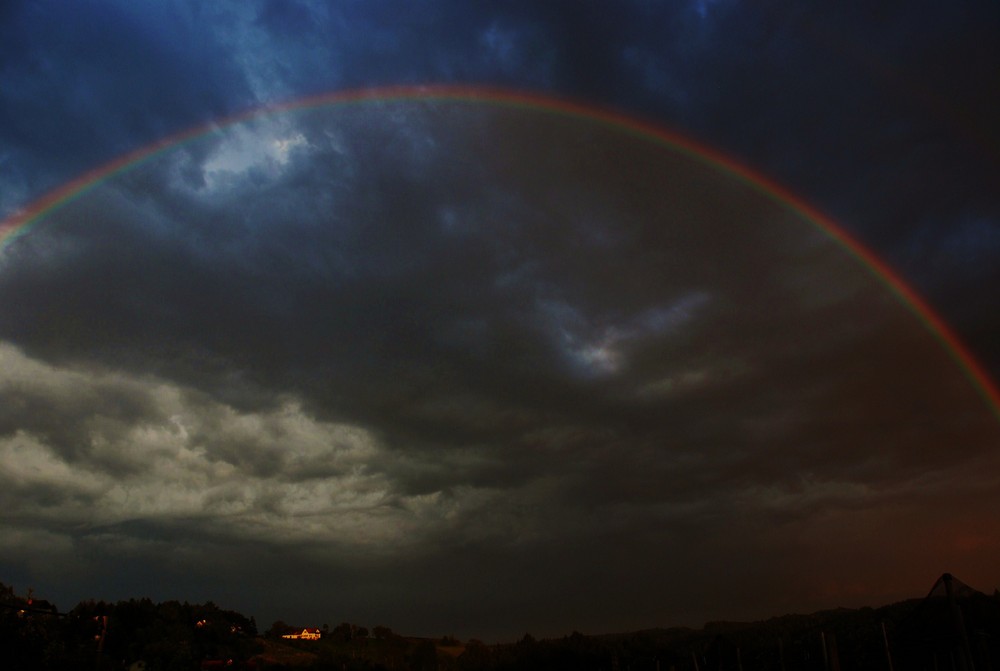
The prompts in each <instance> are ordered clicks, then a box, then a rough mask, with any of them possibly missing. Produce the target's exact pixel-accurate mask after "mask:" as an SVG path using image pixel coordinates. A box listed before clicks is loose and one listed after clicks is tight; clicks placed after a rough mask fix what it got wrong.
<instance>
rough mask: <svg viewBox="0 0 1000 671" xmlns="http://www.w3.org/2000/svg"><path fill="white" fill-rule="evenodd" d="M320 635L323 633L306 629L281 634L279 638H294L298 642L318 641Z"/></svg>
mask: <svg viewBox="0 0 1000 671" xmlns="http://www.w3.org/2000/svg"><path fill="white" fill-rule="evenodd" d="M322 635H323V632H321V631H320V630H319V629H317V628H316V627H306V628H305V629H303V630H302V631H293V632H291V633H290V634H282V635H281V638H294V639H299V640H307V641H318V640H319V638H320V637H321V636H322Z"/></svg>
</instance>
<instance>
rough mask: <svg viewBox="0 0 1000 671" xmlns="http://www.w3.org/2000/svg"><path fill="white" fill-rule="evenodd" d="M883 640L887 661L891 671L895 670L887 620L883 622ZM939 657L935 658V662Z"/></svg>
mask: <svg viewBox="0 0 1000 671" xmlns="http://www.w3.org/2000/svg"><path fill="white" fill-rule="evenodd" d="M882 642H883V643H885V661H887V662H889V671H893V668H892V653H891V652H890V651H889V636H888V635H887V634H886V633H885V621H884V620H883V622H882ZM936 662H937V659H936V658H935V663H936Z"/></svg>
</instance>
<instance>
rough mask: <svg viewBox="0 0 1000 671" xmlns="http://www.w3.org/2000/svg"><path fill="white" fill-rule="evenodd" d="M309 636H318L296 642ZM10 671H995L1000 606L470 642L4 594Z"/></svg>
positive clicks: (963, 590)
mask: <svg viewBox="0 0 1000 671" xmlns="http://www.w3.org/2000/svg"><path fill="white" fill-rule="evenodd" d="M303 631H305V632H307V633H309V634H314V633H316V634H321V637H320V638H319V640H309V639H303V638H298V639H297V638H289V636H293V637H294V636H295V635H296V634H297V633H302V632H303ZM0 650H2V651H3V658H4V662H5V663H4V665H3V668H4V669H8V670H11V671H14V670H17V669H32V670H35V669H55V670H61V669H78V668H96V669H135V670H138V669H142V668H144V669H146V670H147V671H157V670H159V669H164V670H173V669H213V668H220V669H222V668H225V669H239V668H244V669H271V670H275V669H314V670H322V669H337V670H339V671H348V670H354V671H381V670H386V671H389V670H391V671H410V670H412V671H508V670H510V671H513V670H515V669H518V670H523V669H528V670H530V669H545V670H546V671H562V670H566V671H570V670H573V671H588V670H592V671H601V670H603V671H625V670H628V671H643V670H649V671H669V670H670V669H674V670H675V671H687V670H693V671H708V670H712V671H714V670H715V669H720V670H721V669H733V670H736V671H754V670H756V669H761V670H763V669H776V670H778V671H811V670H816V671H820V670H822V671H839V670H840V669H845V670H846V669H855V670H858V669H873V670H874V669H878V670H889V671H923V670H925V669H926V670H927V671H932V670H933V671H990V670H991V669H994V668H996V667H997V666H998V664H1000V596H998V595H994V596H986V595H984V594H982V593H981V592H978V591H976V590H974V589H972V588H970V587H968V586H967V585H965V584H964V583H961V582H960V581H959V580H957V579H955V578H953V577H952V576H950V575H949V574H945V575H943V576H942V577H941V578H940V579H939V580H938V581H937V582H936V583H935V584H934V587H933V588H932V589H931V591H930V593H929V594H928V595H927V596H926V597H925V598H923V599H911V600H907V601H901V602H898V603H894V604H890V605H886V606H881V607H878V608H860V609H847V608H840V609H836V610H828V611H821V612H817V613H811V614H808V615H783V616H781V617H775V618H771V619H769V620H765V621H761V622H710V623H708V624H706V625H705V626H704V627H703V628H702V629H689V628H683V627H675V628H670V629H647V630H642V631H636V632H628V633H619V634H606V635H599V636H588V635H584V634H581V633H579V632H574V633H573V634H571V635H569V636H565V637H562V638H553V639H543V640H536V639H534V638H533V637H532V636H530V635H527V634H526V635H525V636H524V637H523V638H522V639H521V640H519V641H518V642H516V643H510V644H496V645H487V644H485V643H483V642H482V641H477V640H470V641H467V642H465V643H463V642H461V641H458V640H457V639H455V638H453V637H450V636H445V637H442V638H441V639H427V638H414V637H405V636H400V635H398V634H396V633H394V632H392V630H390V629H389V628H388V627H385V626H376V627H374V628H372V630H371V632H369V630H368V629H367V628H366V627H362V626H359V625H356V624H351V623H347V622H344V623H341V624H340V625H337V626H336V627H334V628H332V629H330V628H329V627H328V626H327V625H323V627H322V629H317V628H313V627H311V626H305V627H303V626H291V625H288V624H286V623H284V622H281V621H278V622H275V623H274V624H273V625H272V626H271V627H270V628H269V629H268V630H267V633H266V635H265V636H258V635H257V626H256V622H255V621H254V619H253V618H252V617H251V618H247V617H246V616H244V615H242V614H240V613H237V612H235V611H230V610H224V609H222V608H219V607H218V606H216V605H215V604H213V603H211V602H209V603H206V604H188V603H186V602H185V603H179V602H176V601H168V602H165V603H159V604H154V603H153V602H152V601H150V600H149V599H132V600H129V601H119V602H118V603H114V604H111V603H105V602H103V601H99V602H95V601H87V602H83V603H80V604H78V605H77V606H76V607H74V608H73V609H72V610H70V611H68V612H60V611H59V610H58V609H57V608H56V606H55V605H53V604H51V603H49V602H48V601H45V600H41V599H37V598H35V597H33V596H30V595H29V596H18V595H16V594H15V592H14V590H13V589H11V588H9V587H5V586H3V585H2V584H0Z"/></svg>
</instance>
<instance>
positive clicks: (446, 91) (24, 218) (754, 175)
mask: <svg viewBox="0 0 1000 671" xmlns="http://www.w3.org/2000/svg"><path fill="white" fill-rule="evenodd" d="M405 100H422V101H427V100H430V101H444V102H468V103H489V104H493V105H502V106H507V107H515V108H525V109H531V110H534V111H541V112H547V113H550V114H560V115H566V116H571V117H577V118H582V119H586V120H589V121H593V122H598V123H601V124H604V125H607V126H610V127H613V128H615V129H617V130H619V131H623V132H625V133H628V134H630V135H633V136H637V137H640V138H643V139H645V140H648V141H652V142H655V143H657V144H661V145H664V146H666V147H668V148H670V149H671V150H674V151H680V152H681V153H683V154H686V155H688V156H691V157H693V158H696V159H697V160H699V161H702V162H704V163H707V164H710V165H712V166H714V167H716V168H718V169H719V170H722V171H724V172H726V173H728V174H730V175H733V176H734V177H736V178H738V179H739V180H741V181H742V182H744V183H745V184H747V185H749V186H750V187H751V188H753V189H755V190H756V191H758V192H760V193H762V194H764V195H765V196H766V197H768V198H770V199H772V200H774V201H777V202H778V203H780V204H781V205H783V206H785V207H787V208H789V209H791V210H792V211H793V212H795V213H796V214H798V215H800V216H802V217H803V218H805V219H806V220H807V221H809V222H811V223H812V224H813V225H814V226H816V227H817V228H819V229H821V230H822V231H823V232H824V233H825V234H826V235H828V236H829V237H830V238H832V239H833V240H834V241H836V242H837V243H838V244H839V245H840V246H841V247H843V248H844V249H845V250H847V251H848V252H849V253H850V254H852V255H853V256H854V257H855V258H857V259H858V260H859V261H860V262H861V263H862V265H863V266H864V267H866V268H867V269H868V271H869V272H871V273H872V274H873V275H874V276H875V277H876V278H877V279H878V280H879V281H880V282H881V283H882V284H884V285H885V286H886V287H887V288H888V289H889V290H890V291H891V292H892V293H894V294H895V295H896V297H897V298H898V299H899V300H900V301H901V302H902V303H903V304H904V305H905V306H906V307H907V308H908V309H909V310H910V311H911V312H912V313H913V314H914V315H915V316H916V317H917V318H918V320H919V321H920V322H921V323H922V324H923V325H924V327H925V328H926V329H927V330H928V331H929V332H930V333H931V334H932V335H933V336H934V338H936V339H937V340H938V342H939V343H940V344H941V345H942V347H944V349H945V350H946V351H947V352H948V354H949V355H950V356H951V358H952V359H953V360H954V361H955V362H956V363H957V364H958V366H959V367H960V368H961V370H962V371H963V373H964V374H965V376H966V377H967V378H968V380H969V381H970V382H971V383H972V385H973V386H974V387H975V389H976V390H977V391H978V393H979V394H980V395H981V396H982V397H983V399H984V401H985V402H986V404H987V406H988V407H989V409H990V411H991V412H992V414H993V415H994V416H995V417H996V418H997V419H998V420H1000V390H998V389H997V386H996V385H995V384H994V382H993V381H992V380H991V379H990V376H989V374H988V373H987V372H986V371H985V370H984V369H983V367H982V366H981V365H980V364H979V363H978V362H977V361H976V359H975V357H973V355H972V354H971V352H969V350H968V348H967V347H966V346H965V345H964V343H962V341H961V340H960V339H959V338H958V336H956V334H955V333H954V332H953V331H952V330H951V328H950V327H949V326H948V325H947V324H946V323H945V321H944V320H943V319H942V318H941V317H940V316H938V315H937V314H936V313H935V312H934V310H932V309H931V307H930V305H929V304H928V303H927V302H926V301H925V300H924V299H923V298H921V297H920V296H919V295H918V294H917V293H916V292H915V291H914V290H913V289H912V288H911V287H910V286H909V285H908V284H907V283H906V282H904V281H903V280H902V278H900V276H899V275H898V274H897V273H896V272H895V271H894V270H893V269H892V268H891V267H890V266H889V265H888V264H887V263H886V262H885V261H883V260H882V259H880V258H879V257H878V256H876V255H875V253H873V252H872V251H871V250H870V249H868V248H867V247H865V246H864V245H862V244H861V243H860V242H858V241H857V240H856V239H855V238H854V237H853V236H851V235H850V234H849V233H848V232H846V231H845V230H844V229H843V228H842V227H841V226H839V225H838V224H836V223H835V222H834V221H833V220H832V219H830V218H829V217H828V216H826V215H824V214H823V213H822V212H820V211H819V210H817V209H816V208H814V207H813V206H811V205H810V204H808V203H807V202H805V201H804V200H803V199H802V198H800V197H798V196H796V195H795V194H794V193H792V192H790V191H789V190H788V189H787V188H785V187H783V186H782V185H780V184H779V183H777V182H775V181H774V180H772V179H771V178H769V177H767V176H765V175H762V174H761V173H759V172H755V171H753V170H751V169H750V168H748V167H747V166H745V165H743V164H741V163H740V162H739V161H737V160H735V159H734V158H732V157H730V156H727V155H725V154H723V153H722V152H720V151H718V150H716V149H713V148H711V147H708V146H706V145H703V144H700V143H698V142H695V141H694V140H692V139H690V138H687V137H683V136H681V135H678V134H677V133H674V132H670V131H668V130H665V129H664V128H661V127H659V126H657V125H655V124H653V123H650V122H647V121H643V120H640V119H637V118H635V117H631V116H628V115H625V114H623V113H620V112H617V111H613V110H610V109H607V108H601V107H597V106H594V105H593V104H585V103H581V102H575V101H570V100H565V99H558V98H552V97H549V96H544V95H540V94H536V93H524V92H518V91H512V90H505V89H496V88H486V87H470V86H445V85H440V86H439V85H433V86H396V87H383V88H372V89H359V90H352V91H341V92H334V93H327V94H322V95H316V96H308V97H305V98H299V99H296V100H292V101H287V102H282V103H278V104H275V105H269V106H266V107H262V108H256V109H251V110H247V111H244V112H241V113H239V114H235V115H232V116H230V117H227V118H224V119H222V120H219V121H215V122H211V123H208V124H204V125H201V126H197V127H194V128H189V129H187V130H183V131H181V132H179V133H175V134H173V135H170V136H167V137H165V138H162V139H160V140H158V141H157V142H154V143H152V144H149V145H146V146H144V147H141V148H139V149H136V150H135V151H132V152H129V153H127V154H125V155H123V156H120V157H119V158H116V159H115V160H113V161H111V162H109V163H107V164H105V165H102V166H99V167H97V168H94V169H92V170H89V171H88V172H86V173H84V174H82V175H80V176H79V177H77V178H76V179H74V180H72V181H70V182H67V183H66V184H64V185H63V186H61V187H59V188H57V189H55V190H53V191H51V192H49V193H47V194H45V195H43V196H42V197H40V198H38V199H37V200H35V201H34V202H32V203H31V204H30V205H28V206H27V207H26V208H24V209H22V210H21V211H19V212H16V213H14V214H13V215H11V216H10V217H8V218H7V219H5V220H4V221H3V222H2V223H0V252H2V251H3V250H4V249H5V248H6V247H7V246H8V245H9V244H10V243H11V242H12V241H13V240H15V239H17V238H19V237H21V236H23V235H26V234H27V233H29V232H30V231H31V230H32V228H34V227H35V226H37V225H38V224H39V223H40V222H41V221H42V220H43V219H44V218H45V217H46V216H47V215H48V214H50V213H52V212H54V211H56V210H58V209H60V208H62V207H65V206H66V205H68V204H69V203H71V202H73V201H74V200H76V199H77V198H79V197H80V196H82V195H84V194H85V193H87V192H88V191H90V190H92V189H94V188H95V187H97V186H98V185H100V184H101V183H102V182H105V181H107V180H109V179H111V178H113V177H115V176H116V175H119V174H121V173H124V172H127V171H129V170H131V169H133V168H135V167H137V166H139V165H141V164H142V163H144V162H146V161H148V160H150V159H152V158H154V157H156V156H157V155H159V154H161V153H163V152H166V151H168V150H170V149H173V148H175V147H177V146H179V145H181V144H184V143H186V142H190V141H192V140H195V139H197V138H199V137H202V136H204V135H207V134H209V133H211V132H214V131H217V130H220V129H223V128H226V127H228V126H232V125H234V124H238V123H241V122H244V121H247V120H250V119H254V118H263V117H267V116H274V115H278V114H282V113H285V112H290V111H295V110H306V109H310V108H317V107H324V106H332V105H348V104H357V103H364V102H374V101H379V102H393V101H405Z"/></svg>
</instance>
